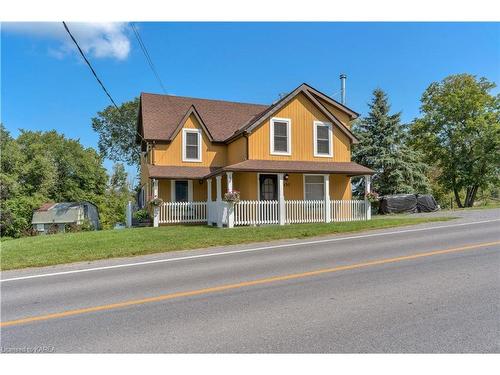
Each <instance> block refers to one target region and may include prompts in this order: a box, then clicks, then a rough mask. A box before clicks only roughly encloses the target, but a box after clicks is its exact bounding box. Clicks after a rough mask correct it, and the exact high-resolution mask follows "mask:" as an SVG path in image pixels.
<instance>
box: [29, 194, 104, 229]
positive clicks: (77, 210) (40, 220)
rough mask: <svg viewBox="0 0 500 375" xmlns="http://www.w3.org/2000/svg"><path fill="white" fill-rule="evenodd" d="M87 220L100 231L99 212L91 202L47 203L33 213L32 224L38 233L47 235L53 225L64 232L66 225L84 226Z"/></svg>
mask: <svg viewBox="0 0 500 375" xmlns="http://www.w3.org/2000/svg"><path fill="white" fill-rule="evenodd" d="M85 219H87V220H89V221H90V223H91V224H92V226H93V228H94V229H95V230H97V229H99V212H98V210H97V207H96V206H95V205H94V204H93V203H90V202H87V201H83V202H61V203H45V204H44V205H43V206H42V207H40V208H39V209H38V210H36V211H35V212H34V213H33V219H32V220H31V224H32V225H33V229H35V230H36V231H37V232H38V233H40V234H44V233H46V232H47V231H48V230H49V228H50V226H51V225H57V227H58V229H59V231H60V232H64V228H65V225H66V224H76V225H81V224H83V222H84V220H85Z"/></svg>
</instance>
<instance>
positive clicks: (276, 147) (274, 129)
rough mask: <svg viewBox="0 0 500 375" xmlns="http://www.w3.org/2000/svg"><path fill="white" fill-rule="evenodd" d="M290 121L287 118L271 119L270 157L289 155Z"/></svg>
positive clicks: (290, 150) (290, 151)
mask: <svg viewBox="0 0 500 375" xmlns="http://www.w3.org/2000/svg"><path fill="white" fill-rule="evenodd" d="M290 124H291V120H290V119H287V118H277V117H275V118H272V119H271V129H270V132H271V134H270V138H271V150H270V151H271V154H272V155H291V154H292V145H291V134H290Z"/></svg>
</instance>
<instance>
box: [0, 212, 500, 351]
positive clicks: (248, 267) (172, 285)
mask: <svg viewBox="0 0 500 375" xmlns="http://www.w3.org/2000/svg"><path fill="white" fill-rule="evenodd" d="M460 215H461V216H463V217H462V218H460V219H457V220H454V221H448V222H440V223H432V224H424V225H418V226H412V227H406V228H396V229H388V230H381V231H371V232H365V233H356V234H351V235H344V236H331V237H321V238H317V239H307V240H302V241H281V242H273V243H269V244H258V245H255V244H254V245H246V246H233V247H227V248H219V249H213V248H212V249H209V250H194V251H185V252H175V253H168V254H159V255H153V256H146V257H138V258H131V259H118V260H110V261H100V262H92V263H89V264H84V263H81V264H76V265H69V266H57V267H50V268H43V269H34V270H22V271H9V272H3V273H2V275H1V279H2V283H1V319H2V328H1V332H0V333H1V337H0V339H1V347H2V351H4V352H13V351H29V350H46V351H52V350H54V351H56V352H183V353H197V352H210V353H228V352H240V353H241V352H254V353H267V352H286V353H296V352H300V353H310V352H327V353H329V352H348V353H357V352H375V353H381V352H425V353H430V352H460V353H462V352H498V351H499V349H500V273H499V270H500V231H499V228H500V210H482V211H468V212H463V213H460ZM277 230H279V229H277ZM444 250H446V251H445V252H444ZM82 270H83V272H82ZM40 275H46V276H42V277H40ZM47 275H48V276H47Z"/></svg>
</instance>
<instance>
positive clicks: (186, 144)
mask: <svg viewBox="0 0 500 375" xmlns="http://www.w3.org/2000/svg"><path fill="white" fill-rule="evenodd" d="M182 161H194V162H201V129H182Z"/></svg>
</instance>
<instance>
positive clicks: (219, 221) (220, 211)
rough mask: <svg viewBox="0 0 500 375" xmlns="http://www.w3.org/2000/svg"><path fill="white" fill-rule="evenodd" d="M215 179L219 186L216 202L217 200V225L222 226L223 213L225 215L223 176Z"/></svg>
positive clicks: (217, 186)
mask: <svg viewBox="0 0 500 375" xmlns="http://www.w3.org/2000/svg"><path fill="white" fill-rule="evenodd" d="M215 181H216V188H217V195H216V199H215V200H216V202H217V226H218V227H219V228H221V227H222V215H223V212H224V211H223V207H222V176H221V175H218V176H215Z"/></svg>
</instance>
